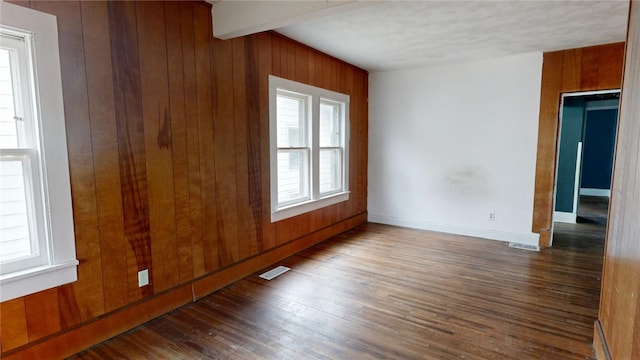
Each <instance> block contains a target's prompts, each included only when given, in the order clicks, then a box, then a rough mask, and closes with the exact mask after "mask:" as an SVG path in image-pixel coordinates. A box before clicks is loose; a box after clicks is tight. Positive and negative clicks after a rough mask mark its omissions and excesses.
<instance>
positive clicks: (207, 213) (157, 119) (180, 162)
mask: <svg viewBox="0 0 640 360" xmlns="http://www.w3.org/2000/svg"><path fill="white" fill-rule="evenodd" d="M19 4H20V5H21V6H31V7H33V8H36V9H38V10H40V11H44V12H48V13H52V14H54V15H56V16H58V27H59V37H60V39H59V41H60V49H61V63H62V80H63V96H64V101H65V104H64V105H65V113H66V126H67V136H68V141H69V162H70V167H71V184H72V197H73V198H72V202H73V209H74V223H75V232H76V246H77V254H78V258H79V260H80V267H79V280H78V281H77V282H75V283H73V284H70V285H66V286H62V287H58V288H55V289H51V290H48V291H47V292H45V293H44V294H34V295H32V296H30V297H23V298H19V299H15V300H13V301H11V302H8V303H6V304H4V303H3V304H2V309H5V308H8V309H15V311H3V313H2V321H0V322H1V324H0V329H1V331H2V333H1V334H2V339H0V344H1V345H2V350H1V356H2V358H3V359H4V358H5V357H13V358H34V357H35V358H38V357H42V354H47V355H48V356H49V355H50V356H52V357H57V356H56V355H55V354H70V353H69V351H70V350H69V349H75V350H74V351H73V352H76V351H78V350H81V349H82V348H84V347H86V346H89V345H91V344H93V343H95V342H97V341H101V340H104V339H106V338H108V337H110V336H113V335H115V334H117V333H118V332H120V331H125V330H126V329H128V328H130V327H131V326H135V325H137V324H140V323H142V322H143V321H147V320H149V319H150V317H149V316H152V315H149V314H146V313H138V311H146V310H145V309H151V310H150V311H151V313H150V314H156V315H158V314H159V312H158V311H160V310H157V309H160V308H161V309H162V311H168V310H170V309H172V307H171V306H173V305H175V304H178V303H183V302H188V301H189V299H192V298H193V293H194V292H195V293H197V294H198V296H199V297H201V296H205V295H206V294H208V293H209V292H211V291H214V290H216V289H218V288H219V287H220V286H222V285H223V284H228V283H230V282H232V281H234V280H237V279H238V278H240V277H242V276H244V275H246V274H250V273H252V272H254V271H256V270H257V269H259V268H262V267H264V266H267V265H269V264H270V263H271V262H273V261H277V260H279V259H281V258H283V257H286V256H290V255H292V254H293V252H295V251H299V250H301V249H304V248H306V247H308V246H310V245H312V244H315V243H317V242H320V241H322V240H324V239H326V238H328V237H330V236H333V235H335V234H337V233H339V232H341V231H344V230H347V229H348V228H351V227H353V226H356V225H358V224H360V223H362V222H364V221H366V161H367V160H366V154H367V146H368V145H367V138H366V136H367V134H366V127H367V118H366V111H367V110H366V109H367V102H366V88H367V74H366V72H364V71H363V70H361V69H358V68H355V67H353V66H351V65H348V64H346V63H343V62H341V61H338V60H335V59H331V58H330V57H329V56H327V55H325V54H322V53H320V52H318V51H316V50H313V49H310V48H308V47H306V46H304V45H301V44H298V43H296V42H294V41H292V40H290V39H287V38H285V37H283V36H280V35H278V34H276V33H272V32H264V33H260V34H256V35H252V36H248V37H242V38H238V39H234V40H231V41H221V40H215V39H214V38H213V37H212V25H211V7H210V5H209V4H207V3H205V2H202V1H176V2H173V1H162V2H161V1H148V2H131V1H118V2H116V1H108V2H103V1H91V2H84V1H59V2H57V1H42V2H40V1H30V2H19ZM280 69H285V71H286V74H287V76H289V78H290V79H292V80H296V81H305V82H312V81H316V82H318V83H319V84H326V86H327V87H331V89H332V90H335V91H339V92H343V93H346V94H349V95H350V96H351V101H352V103H351V114H352V116H351V126H352V128H353V129H359V130H357V131H356V132H355V133H352V139H351V154H350V164H351V166H350V169H351V170H352V174H358V175H354V177H353V178H352V180H351V182H350V183H351V191H352V194H351V197H350V200H349V201H348V202H346V203H344V204H339V205H335V206H331V207H328V208H326V209H321V210H318V211H314V212H313V213H311V214H305V215H301V216H298V217H295V218H294V219H291V220H288V221H284V222H279V223H271V219H270V188H269V182H270V180H269V169H270V166H269V161H270V159H269V139H268V136H266V135H267V134H268V128H269V98H268V75H270V74H274V73H275V72H277V71H280ZM318 79H322V80H320V81H318ZM360 97H362V98H360ZM360 136H363V138H362V139H357V137H360ZM142 269H149V270H150V275H151V284H150V285H149V286H145V287H142V288H139V287H138V278H137V272H138V271H139V270H142ZM185 289H186V290H185ZM185 294H188V296H187V297H188V298H189V299H186V300H185V298H182V296H183V295H185ZM162 299H171V300H166V301H165V300H162ZM21 304H22V305H24V306H23V307H24V309H23V310H20V309H21ZM154 304H155V305H154ZM175 306H177V305H175ZM136 309H137V310H136ZM124 313H126V314H127V315H126V316H123V315H122V314H124ZM45 314H46V316H47V318H46V319H45V320H43V318H44V317H45ZM156 315H153V316H156ZM97 324H99V325H97ZM61 356H62V355H61Z"/></svg>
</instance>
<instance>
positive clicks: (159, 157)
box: [136, 1, 178, 291]
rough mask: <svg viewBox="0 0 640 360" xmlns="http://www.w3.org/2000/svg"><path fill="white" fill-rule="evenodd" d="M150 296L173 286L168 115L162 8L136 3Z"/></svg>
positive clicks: (172, 195)
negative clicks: (151, 266)
mask: <svg viewBox="0 0 640 360" xmlns="http://www.w3.org/2000/svg"><path fill="white" fill-rule="evenodd" d="M136 13H137V25H138V46H139V54H140V84H141V94H142V118H143V122H144V140H145V164H146V169H147V187H148V199H149V204H148V208H149V226H150V240H151V257H152V262H153V268H152V269H150V273H149V277H150V281H151V282H152V284H153V289H154V291H162V290H165V289H167V288H170V287H172V286H174V285H176V284H177V283H178V264H177V262H178V257H177V246H176V220H175V193H174V189H173V188H174V183H173V179H174V174H173V154H172V150H171V149H172V139H171V136H172V134H171V109H170V108H169V83H168V78H169V75H168V71H167V41H166V35H165V31H166V30H165V21H164V5H163V4H162V3H160V2H149V1H141V2H136Z"/></svg>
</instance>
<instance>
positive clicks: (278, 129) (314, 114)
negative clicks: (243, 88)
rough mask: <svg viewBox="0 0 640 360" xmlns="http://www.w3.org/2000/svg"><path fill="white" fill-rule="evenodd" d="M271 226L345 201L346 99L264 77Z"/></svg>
mask: <svg viewBox="0 0 640 360" xmlns="http://www.w3.org/2000/svg"><path fill="white" fill-rule="evenodd" d="M269 109H270V115H269V131H270V155H271V156H270V158H271V221H272V222H275V221H278V220H282V219H286V218H288V217H292V216H295V215H299V214H303V213H305V212H308V211H312V210H315V209H319V208H322V207H325V206H329V205H332V204H336V203H339V202H342V201H346V200H348V199H349V189H348V184H349V181H348V168H349V166H348V159H349V156H348V153H349V151H348V150H349V149H348V144H349V96H348V95H345V94H340V93H337V92H333V91H329V90H326V89H321V88H318V87H314V86H310V85H306V84H301V83H298V82H295V81H291V80H286V79H282V78H278V77H275V76H269Z"/></svg>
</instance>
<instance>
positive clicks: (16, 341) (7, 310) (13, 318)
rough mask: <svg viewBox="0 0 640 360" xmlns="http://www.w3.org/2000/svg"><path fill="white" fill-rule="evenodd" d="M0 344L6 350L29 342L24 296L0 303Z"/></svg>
mask: <svg viewBox="0 0 640 360" xmlns="http://www.w3.org/2000/svg"><path fill="white" fill-rule="evenodd" d="M0 319H2V320H1V321H0V346H1V348H2V351H8V350H11V349H14V348H16V347H18V346H22V345H24V344H26V343H28V342H29V333H28V332H27V317H26V313H25V306H24V298H17V299H13V300H9V301H5V302H3V303H1V304H0Z"/></svg>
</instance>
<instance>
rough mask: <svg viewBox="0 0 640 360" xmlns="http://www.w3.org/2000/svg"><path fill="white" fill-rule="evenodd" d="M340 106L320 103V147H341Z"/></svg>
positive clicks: (325, 102) (323, 101) (331, 103)
mask: <svg viewBox="0 0 640 360" xmlns="http://www.w3.org/2000/svg"><path fill="white" fill-rule="evenodd" d="M340 119H341V114H340V104H337V103H334V102H329V101H326V100H322V101H321V102H320V146H323V147H330V146H340V129H341V124H340Z"/></svg>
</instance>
